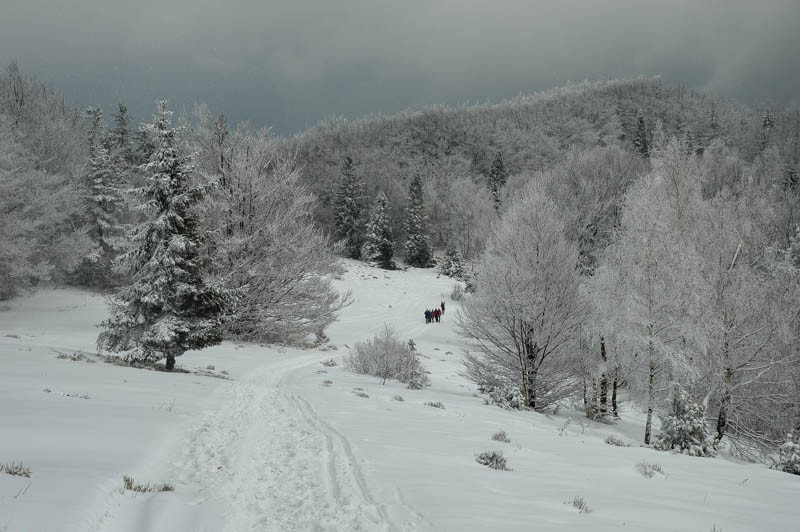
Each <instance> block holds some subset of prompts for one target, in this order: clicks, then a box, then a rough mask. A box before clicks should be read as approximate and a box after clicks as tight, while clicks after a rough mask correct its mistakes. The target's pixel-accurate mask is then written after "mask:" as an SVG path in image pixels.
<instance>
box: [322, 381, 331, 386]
mask: <svg viewBox="0 0 800 532" xmlns="http://www.w3.org/2000/svg"><path fill="white" fill-rule="evenodd" d="M331 384H333V381H332V380H330V379H325V380H324V381H322V385H323V386H330V385H331Z"/></svg>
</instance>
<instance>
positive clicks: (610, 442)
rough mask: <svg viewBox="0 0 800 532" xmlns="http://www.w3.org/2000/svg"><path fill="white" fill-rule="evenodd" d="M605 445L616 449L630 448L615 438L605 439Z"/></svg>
mask: <svg viewBox="0 0 800 532" xmlns="http://www.w3.org/2000/svg"><path fill="white" fill-rule="evenodd" d="M606 443H607V444H608V445H615V446H617V447H630V446H631V445H630V444H629V443H627V442H624V441H622V440H621V439H619V438H617V437H616V436H613V435H612V436H609V437H608V438H606Z"/></svg>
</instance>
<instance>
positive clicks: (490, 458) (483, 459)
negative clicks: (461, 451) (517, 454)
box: [475, 451, 511, 471]
mask: <svg viewBox="0 0 800 532" xmlns="http://www.w3.org/2000/svg"><path fill="white" fill-rule="evenodd" d="M475 461H476V462H478V463H479V464H481V465H485V466H486V467H489V468H491V469H497V470H498V471H511V469H509V468H508V464H507V463H506V459H505V457H504V456H503V453H501V452H500V451H484V452H482V453H481V454H479V455H478V456H477V457H476V458H475Z"/></svg>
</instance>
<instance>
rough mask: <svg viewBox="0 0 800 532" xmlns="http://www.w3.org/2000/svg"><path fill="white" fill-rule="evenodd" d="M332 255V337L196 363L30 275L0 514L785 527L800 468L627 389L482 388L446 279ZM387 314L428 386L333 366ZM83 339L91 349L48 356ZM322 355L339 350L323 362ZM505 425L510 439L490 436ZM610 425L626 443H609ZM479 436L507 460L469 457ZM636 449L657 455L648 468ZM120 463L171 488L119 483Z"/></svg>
mask: <svg viewBox="0 0 800 532" xmlns="http://www.w3.org/2000/svg"><path fill="white" fill-rule="evenodd" d="M345 266H346V268H347V269H348V271H347V272H346V273H345V274H344V275H343V278H342V279H341V280H339V281H337V283H338V286H339V287H340V288H341V289H351V290H352V291H353V296H354V303H353V305H351V306H350V307H348V308H347V309H345V310H344V311H343V312H342V314H341V317H340V320H339V321H338V322H337V323H335V324H334V325H333V326H332V327H331V328H330V329H329V331H328V334H329V337H330V338H331V342H330V344H328V345H327V346H323V348H322V349H316V350H297V349H283V348H275V347H269V346H260V345H257V344H237V343H232V342H225V343H224V344H222V345H221V346H217V347H214V348H211V349H206V350H203V351H199V352H191V353H187V354H186V355H184V356H183V357H181V358H180V359H178V362H179V365H181V366H182V367H183V368H184V369H187V370H190V371H191V372H190V373H172V374H170V373H163V372H154V371H146V370H136V369H130V368H123V367H119V366H114V365H111V364H106V363H103V362H102V360H100V359H99V358H97V357H95V356H93V355H92V354H93V353H94V352H95V347H94V341H95V338H96V335H97V329H96V327H95V325H96V324H97V323H99V322H100V321H101V320H102V319H103V318H104V317H105V315H106V308H105V304H104V301H103V299H102V298H101V297H99V296H96V295H92V294H88V293H85V292H81V291H76V290H42V291H40V292H38V293H37V294H35V295H33V296H30V297H25V298H20V299H16V300H12V301H11V302H6V303H5V304H4V306H3V307H2V310H0V464H10V463H12V462H17V463H18V462H22V463H24V465H26V466H28V467H29V468H30V470H31V476H30V478H25V477H20V476H11V475H7V474H2V473H0V531H7V532H12V531H13V532H18V531H19V532H31V531H47V532H49V531H62V530H64V531H94V532H112V531H113V532H126V531H130V532H133V531H136V532H141V531H171V532H174V531H209V532H210V531H215V532H216V531H246V530H268V531H271V530H275V531H284V530H320V531H322V530H336V531H339V530H341V531H354V530H365V531H369V530H378V531H405V530H445V531H449V530H452V531H469V530H476V531H477V530H506V531H513V530H592V531H604V530H608V531H611V530H615V531H616V530H620V529H626V530H647V531H668V530H669V531H672V530H675V531H678V530H680V531H708V530H711V529H712V527H714V526H716V529H717V530H722V531H724V532H733V531H760V530H770V531H781V530H786V531H789V530H792V531H793V530H797V522H798V520H799V519H800V507H799V506H798V504H797V501H798V500H799V499H798V496H800V477H796V476H792V475H788V474H785V473H779V472H776V471H771V470H768V469H766V468H765V467H764V466H761V465H754V464H745V465H743V464H737V463H734V462H732V461H729V460H725V459H722V458H717V459H708V458H691V457H686V456H680V455H671V454H668V453H661V452H656V451H653V450H651V449H647V448H642V447H638V446H637V445H636V443H637V442H638V438H639V435H640V434H641V428H642V416H641V414H640V413H639V412H637V411H636V410H634V409H631V408H627V409H626V410H625V411H624V413H623V421H621V422H620V423H618V424H616V425H601V424H596V423H589V422H587V421H586V420H585V419H583V418H581V417H580V415H579V414H577V413H575V412H565V413H562V414H560V415H543V414H536V413H531V412H510V411H505V410H502V409H500V408H497V407H494V406H489V405H484V404H483V400H482V398H480V397H478V396H477V395H476V391H475V387H474V386H473V385H472V384H470V383H468V382H466V381H465V380H464V379H463V378H462V377H460V376H459V374H458V372H459V358H460V355H459V353H460V349H459V347H458V338H457V336H456V335H455V333H454V331H453V328H452V325H453V323H452V322H453V316H454V314H455V311H456V310H457V304H456V303H454V302H452V301H450V300H449V298H446V295H447V294H448V293H449V291H450V288H451V286H452V284H453V283H452V281H451V280H449V279H446V278H438V277H437V276H436V274H435V273H434V272H432V271H430V270H413V269H412V270H409V271H407V272H399V271H398V272H384V271H382V270H377V269H373V268H369V267H366V266H364V265H361V264H358V263H355V262H346V263H345ZM443 299H446V303H447V312H446V313H445V316H444V319H443V322H442V323H439V324H430V325H426V324H425V323H424V319H423V312H424V310H425V308H426V307H433V306H434V305H436V304H438V303H439V302H440V301H441V300H443ZM384 323H388V324H390V325H391V326H393V327H394V328H395V329H396V330H397V331H398V334H399V335H400V337H401V338H410V339H413V340H414V341H415V342H416V343H417V346H418V349H419V350H420V352H421V353H422V354H423V355H424V359H423V360H424V363H425V364H426V365H427V367H428V369H429V370H430V372H431V375H430V377H431V381H432V386H431V387H430V388H428V389H425V390H416V391H415V390H408V389H406V388H405V387H404V386H403V385H400V384H398V383H387V384H386V385H381V384H380V382H378V381H376V379H374V378H371V377H367V376H361V375H353V374H351V373H349V372H348V371H347V370H346V369H344V368H343V366H342V365H341V358H342V357H343V356H344V355H345V354H346V353H347V347H346V346H352V345H353V343H354V342H355V341H359V340H364V339H366V338H368V337H370V336H371V335H373V334H374V333H376V332H378V331H379V330H380V329H381V328H382V327H383V324H384ZM334 346H335V349H334ZM79 352H82V353H86V354H88V359H87V360H76V361H73V360H70V359H69V358H58V356H59V354H62V356H64V355H72V354H75V353H79ZM76 358H79V357H76ZM329 358H334V359H335V360H337V361H339V362H340V365H338V366H336V367H327V366H324V365H322V364H321V362H322V361H324V360H326V359H329ZM210 366H213V369H208V368H209V367H210ZM223 371H225V372H226V373H227V376H228V377H230V378H229V379H226V378H220V377H226V374H224V373H222V372H223ZM326 381H330V382H326ZM398 397H402V398H403V400H402V401H400V400H397V398H398ZM428 402H441V403H442V404H443V405H444V408H443V409H440V408H434V407H431V406H428V405H426V404H425V403H428ZM499 430H504V431H506V432H507V433H508V435H509V437H510V439H511V442H510V443H501V442H496V441H493V440H492V439H491V436H492V434H493V433H495V432H497V431H499ZM610 434H613V435H616V436H617V437H620V438H622V439H625V440H627V441H629V442H630V443H631V444H633V446H632V447H615V446H610V445H606V444H605V443H604V440H605V438H606V436H608V435H610ZM492 449H497V450H500V451H502V452H503V453H504V454H505V456H506V458H507V460H508V464H509V467H511V468H512V469H513V471H495V470H491V469H488V468H485V467H483V466H481V465H479V464H478V463H477V462H476V461H475V456H476V455H477V454H478V453H480V452H482V451H487V450H492ZM641 462H647V463H651V464H659V465H661V467H662V469H663V474H656V475H655V476H654V477H652V478H646V477H644V476H643V475H641V474H640V473H639V472H638V471H637V464H639V463H641ZM123 475H129V476H131V477H133V478H134V479H135V480H136V481H139V482H142V483H146V482H150V483H153V484H157V483H162V482H167V483H169V484H171V485H172V486H174V488H175V490H174V491H171V492H161V493H147V494H139V493H133V492H131V491H125V490H123V489H122V486H123V482H122V477H123ZM576 497H582V498H583V499H584V500H585V502H586V504H587V505H588V507H589V508H590V509H591V512H589V513H579V512H578V510H577V508H576V507H575V506H574V505H573V504H572V501H573V500H574V499H575V498H576Z"/></svg>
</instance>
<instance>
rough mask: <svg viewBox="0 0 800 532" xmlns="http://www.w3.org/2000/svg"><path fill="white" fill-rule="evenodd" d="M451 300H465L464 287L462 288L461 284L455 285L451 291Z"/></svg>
mask: <svg viewBox="0 0 800 532" xmlns="http://www.w3.org/2000/svg"><path fill="white" fill-rule="evenodd" d="M450 299H452V300H453V301H461V300H463V299H464V287H463V286H461V283H456V284H454V285H453V289H452V290H450Z"/></svg>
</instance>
